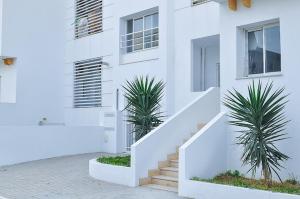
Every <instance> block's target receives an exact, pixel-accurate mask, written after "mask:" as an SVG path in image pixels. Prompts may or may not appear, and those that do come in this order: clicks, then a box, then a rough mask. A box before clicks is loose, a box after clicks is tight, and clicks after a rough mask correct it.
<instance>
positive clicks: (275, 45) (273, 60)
mask: <svg viewBox="0 0 300 199" xmlns="http://www.w3.org/2000/svg"><path fill="white" fill-rule="evenodd" d="M265 46H266V49H265V51H266V72H279V71H281V48H280V28H279V26H273V27H269V28H265Z"/></svg>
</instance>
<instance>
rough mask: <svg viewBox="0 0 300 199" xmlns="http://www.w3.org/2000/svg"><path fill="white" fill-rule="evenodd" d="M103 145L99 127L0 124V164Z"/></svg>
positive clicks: (99, 148) (98, 148)
mask: <svg viewBox="0 0 300 199" xmlns="http://www.w3.org/2000/svg"><path fill="white" fill-rule="evenodd" d="M106 148H107V147H106V146H105V137H104V129H103V127H65V126H19V127H16V126H1V127H0V166H2V165H11V164H17V163H22V162H28V161H33V160H40V159H46V158H52V157H58V156H66V155H75V154H84V153H94V152H103V151H105V150H106Z"/></svg>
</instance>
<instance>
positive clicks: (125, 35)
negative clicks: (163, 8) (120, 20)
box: [120, 12, 159, 54]
mask: <svg viewBox="0 0 300 199" xmlns="http://www.w3.org/2000/svg"><path fill="white" fill-rule="evenodd" d="M155 14H157V15H158V25H157V27H152V28H150V29H145V18H146V17H148V16H152V15H155ZM138 19H142V21H143V30H142V31H138V32H135V31H134V21H135V20H138ZM130 20H132V22H133V23H132V30H133V31H132V33H127V23H128V21H130ZM151 24H153V18H151ZM124 25H125V34H124V35H121V38H120V45H121V50H122V52H123V53H124V54H130V53H136V52H139V51H144V50H150V49H153V48H158V47H159V12H153V13H151V14H146V15H143V16H137V17H132V18H129V19H126V21H125V23H124ZM156 29H157V33H155V34H151V35H150V36H147V37H151V38H152V37H153V36H155V35H157V36H158V39H157V40H152V39H151V41H150V42H147V43H150V44H151V47H149V48H145V44H147V43H145V32H147V31H154V30H156ZM137 33H142V34H143V36H142V39H143V41H142V44H138V45H142V46H143V47H142V48H141V49H138V50H135V49H134V47H135V46H137V45H134V39H135V38H134V35H135V34H137ZM128 35H132V39H131V40H127V39H126V38H127V36H128ZM124 38H125V39H124ZM128 41H132V45H131V46H128V45H127V42H128ZM154 42H157V45H156V46H153V45H152V44H153V43H154ZM124 44H125V45H124ZM130 47H131V48H132V51H130V52H128V51H127V49H128V48H130Z"/></svg>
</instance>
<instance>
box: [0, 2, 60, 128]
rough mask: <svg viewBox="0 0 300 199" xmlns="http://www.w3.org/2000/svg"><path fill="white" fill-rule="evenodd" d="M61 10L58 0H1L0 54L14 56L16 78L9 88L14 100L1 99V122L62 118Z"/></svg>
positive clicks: (32, 122) (28, 122)
mask: <svg viewBox="0 0 300 199" xmlns="http://www.w3.org/2000/svg"><path fill="white" fill-rule="evenodd" d="M1 2H2V1H1ZM54 10H55V14H53V11H54ZM63 12H64V9H63V2H62V1H61V0H51V1H40V0H28V1H19V0H4V1H3V12H1V15H3V24H2V27H3V29H2V55H4V56H12V57H16V61H15V64H14V65H13V66H12V67H14V68H15V70H16V71H17V80H16V89H14V88H13V87H14V84H11V88H10V87H9V88H8V89H11V90H16V103H10V104H3V103H0V110H1V111H0V125H36V124H37V123H38V121H39V120H41V118H42V117H47V118H48V120H49V121H52V122H63V103H62V92H63V90H62V82H63V70H62V68H63V48H64V43H63V38H64V35H63V21H62V18H63ZM8 86H10V85H8Z"/></svg>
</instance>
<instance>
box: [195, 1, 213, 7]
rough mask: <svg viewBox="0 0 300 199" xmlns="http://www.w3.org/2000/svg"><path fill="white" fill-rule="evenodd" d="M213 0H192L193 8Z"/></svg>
mask: <svg viewBox="0 0 300 199" xmlns="http://www.w3.org/2000/svg"><path fill="white" fill-rule="evenodd" d="M210 1H211V0H192V6H197V5H201V4H205V3H208V2H210Z"/></svg>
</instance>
